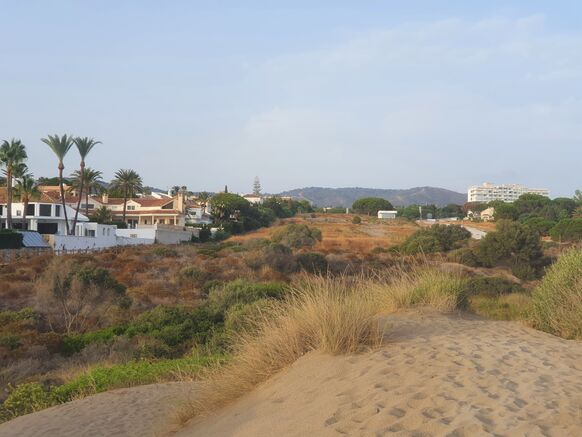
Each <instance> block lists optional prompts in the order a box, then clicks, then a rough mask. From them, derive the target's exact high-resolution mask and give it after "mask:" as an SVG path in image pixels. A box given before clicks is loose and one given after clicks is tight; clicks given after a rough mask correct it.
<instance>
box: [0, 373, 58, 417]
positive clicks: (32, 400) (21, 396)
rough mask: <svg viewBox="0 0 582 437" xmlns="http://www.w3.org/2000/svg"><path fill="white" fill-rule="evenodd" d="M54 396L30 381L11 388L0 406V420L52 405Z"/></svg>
mask: <svg viewBox="0 0 582 437" xmlns="http://www.w3.org/2000/svg"><path fill="white" fill-rule="evenodd" d="M55 403H56V401H55V400H54V397H53V396H52V395H51V394H50V393H49V391H48V390H46V389H45V388H44V387H43V386H42V385H41V384H39V383H37V382H30V383H26V384H20V385H18V386H16V388H13V389H12V390H11V391H10V394H9V395H8V398H6V400H5V401H4V403H3V404H2V407H0V421H3V420H10V419H12V418H14V417H17V416H22V415H24V414H30V413H34V412H35V411H39V410H43V409H45V408H48V407H50V406H52V405H54V404H55Z"/></svg>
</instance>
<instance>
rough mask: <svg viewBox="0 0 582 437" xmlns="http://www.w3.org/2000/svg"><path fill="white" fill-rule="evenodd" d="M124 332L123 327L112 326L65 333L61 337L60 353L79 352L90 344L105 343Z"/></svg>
mask: <svg viewBox="0 0 582 437" xmlns="http://www.w3.org/2000/svg"><path fill="white" fill-rule="evenodd" d="M124 332H125V328H124V327H121V326H114V327H109V328H105V329H100V330H98V331H92V332H87V333H85V334H77V335H66V336H64V337H63V338H62V346H61V353H62V354H63V355H65V356H68V355H72V354H75V353H78V352H81V351H82V350H83V349H84V348H85V347H87V346H88V345H90V344H94V343H103V344H107V343H110V342H111V341H113V339H114V338H115V337H116V336H119V335H123V334H124Z"/></svg>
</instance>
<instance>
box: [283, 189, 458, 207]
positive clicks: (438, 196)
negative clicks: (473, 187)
mask: <svg viewBox="0 0 582 437" xmlns="http://www.w3.org/2000/svg"><path fill="white" fill-rule="evenodd" d="M279 195H280V196H290V197H293V198H296V199H302V200H309V201H310V202H311V203H312V204H313V205H314V206H317V207H344V208H345V207H351V206H352V204H353V203H354V201H355V200H357V199H359V198H361V197H382V198H383V199H386V200H389V201H390V202H391V203H392V204H393V205H394V206H408V205H425V204H434V205H437V206H445V205H448V204H450V203H454V204H457V205H462V204H463V203H465V202H466V201H467V195H466V194H463V193H457V192H456V191H451V190H447V189H445V188H436V187H416V188H408V189H404V190H394V189H380V188H360V187H348V188H323V187H306V188H297V189H295V190H289V191H284V192H282V193H279Z"/></svg>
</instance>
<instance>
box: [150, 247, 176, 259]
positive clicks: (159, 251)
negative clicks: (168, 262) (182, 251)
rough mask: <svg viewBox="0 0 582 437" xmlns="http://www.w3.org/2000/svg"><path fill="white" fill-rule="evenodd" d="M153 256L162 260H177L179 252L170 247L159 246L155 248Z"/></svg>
mask: <svg viewBox="0 0 582 437" xmlns="http://www.w3.org/2000/svg"><path fill="white" fill-rule="evenodd" d="M152 254H153V255H155V256H158V257H160V258H176V257H177V256H178V251H177V250H176V249H172V248H170V247H165V246H158V247H154V249H153V250H152Z"/></svg>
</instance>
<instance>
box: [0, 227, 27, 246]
mask: <svg viewBox="0 0 582 437" xmlns="http://www.w3.org/2000/svg"><path fill="white" fill-rule="evenodd" d="M22 239H23V235H22V234H20V233H18V232H16V231H12V230H9V229H2V230H0V249H20V248H21V247H22Z"/></svg>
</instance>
